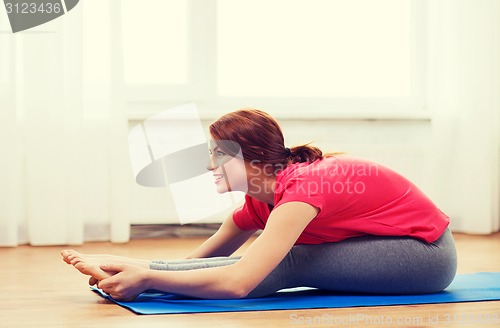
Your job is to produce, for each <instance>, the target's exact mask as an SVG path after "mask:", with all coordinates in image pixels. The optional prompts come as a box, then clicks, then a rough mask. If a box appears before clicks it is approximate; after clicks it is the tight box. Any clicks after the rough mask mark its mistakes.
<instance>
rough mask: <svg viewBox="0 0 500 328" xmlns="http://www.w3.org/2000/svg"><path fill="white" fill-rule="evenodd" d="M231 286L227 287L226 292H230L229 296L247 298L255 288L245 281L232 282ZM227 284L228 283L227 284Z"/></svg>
mask: <svg viewBox="0 0 500 328" xmlns="http://www.w3.org/2000/svg"><path fill="white" fill-rule="evenodd" d="M230 285H231V286H230V288H227V290H226V293H227V294H228V297H229V298H234V299H237V298H245V297H247V296H248V294H250V292H251V291H252V290H253V288H251V287H250V286H248V285H247V284H245V282H243V281H237V280H236V281H233V283H232V284H230ZM226 286H227V285H226Z"/></svg>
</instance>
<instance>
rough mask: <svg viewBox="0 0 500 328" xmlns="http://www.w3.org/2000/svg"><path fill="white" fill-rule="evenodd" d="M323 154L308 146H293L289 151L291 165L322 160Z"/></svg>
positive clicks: (316, 148) (319, 150)
mask: <svg viewBox="0 0 500 328" xmlns="http://www.w3.org/2000/svg"><path fill="white" fill-rule="evenodd" d="M322 158H323V152H322V151H321V149H319V148H318V147H314V146H310V145H309V144H305V145H301V146H295V147H292V148H291V149H290V161H291V163H303V162H308V163H311V162H314V161H315V160H318V159H322Z"/></svg>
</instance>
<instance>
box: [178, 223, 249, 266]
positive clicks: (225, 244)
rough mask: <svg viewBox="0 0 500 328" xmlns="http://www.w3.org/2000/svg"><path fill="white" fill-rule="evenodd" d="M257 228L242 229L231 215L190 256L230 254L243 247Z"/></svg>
mask: <svg viewBox="0 0 500 328" xmlns="http://www.w3.org/2000/svg"><path fill="white" fill-rule="evenodd" d="M254 233H255V230H251V231H247V230H241V229H240V228H238V226H237V225H236V224H235V223H234V221H233V215H232V214H231V215H229V216H228V217H227V219H226V220H225V221H224V222H223V223H222V225H221V226H220V228H219V230H217V232H216V233H215V234H213V235H212V236H211V237H210V238H209V239H207V240H206V241H205V242H204V243H203V244H201V245H200V246H199V247H198V248H197V249H196V250H195V251H194V252H193V253H191V254H190V255H189V256H188V258H203V257H214V256H229V255H231V254H233V253H234V252H235V251H236V250H237V249H238V248H240V247H241V245H243V244H244V243H245V242H246V241H247V240H248V239H249V238H250V237H251V236H252V235H253V234H254Z"/></svg>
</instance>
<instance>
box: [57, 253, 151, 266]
mask: <svg viewBox="0 0 500 328" xmlns="http://www.w3.org/2000/svg"><path fill="white" fill-rule="evenodd" d="M61 255H62V257H63V260H64V262H66V263H68V264H71V265H76V264H78V263H80V262H86V263H89V264H97V265H98V266H99V265H100V264H106V263H115V264H130V265H135V266H139V267H142V268H146V269H148V268H149V262H150V261H148V260H137V259H132V258H129V257H123V256H114V255H108V254H80V253H78V252H77V251H75V250H72V249H66V250H63V251H62V252H61Z"/></svg>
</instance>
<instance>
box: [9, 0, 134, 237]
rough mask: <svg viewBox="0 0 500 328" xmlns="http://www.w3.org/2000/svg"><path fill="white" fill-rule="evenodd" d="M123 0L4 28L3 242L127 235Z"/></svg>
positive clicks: (93, 3)
mask: <svg viewBox="0 0 500 328" xmlns="http://www.w3.org/2000/svg"><path fill="white" fill-rule="evenodd" d="M117 13H119V1H115V0H112V1H104V2H103V1H81V2H80V3H79V4H78V5H77V7H75V8H74V9H73V10H71V11H70V12H68V13H67V14H65V15H64V16H62V17H60V18H58V19H56V20H54V21H51V22H49V23H46V24H44V25H41V26H39V27H36V28H33V29H32V30H29V31H26V32H20V33H16V34H12V33H7V32H5V31H6V30H7V28H8V26H7V28H6V26H5V24H4V25H3V26H2V30H3V32H2V33H0V147H1V148H0V149H1V152H0V165H1V166H0V246H15V245H18V244H22V243H29V244H31V245H62V244H81V243H83V242H84V241H88V240H111V241H113V242H125V241H127V240H128V239H129V219H128V213H129V211H128V208H127V204H128V203H129V202H128V198H129V188H130V185H131V184H130V179H131V171H130V166H129V159H128V148H127V147H128V146H127V118H126V112H125V106H124V103H123V101H122V99H123V92H122V88H121V85H122V81H123V79H122V62H121V53H122V52H121V46H120V36H119V35H116V33H118V32H119V28H116V27H115V28H114V27H113V24H119V18H118V17H116V15H117Z"/></svg>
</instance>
